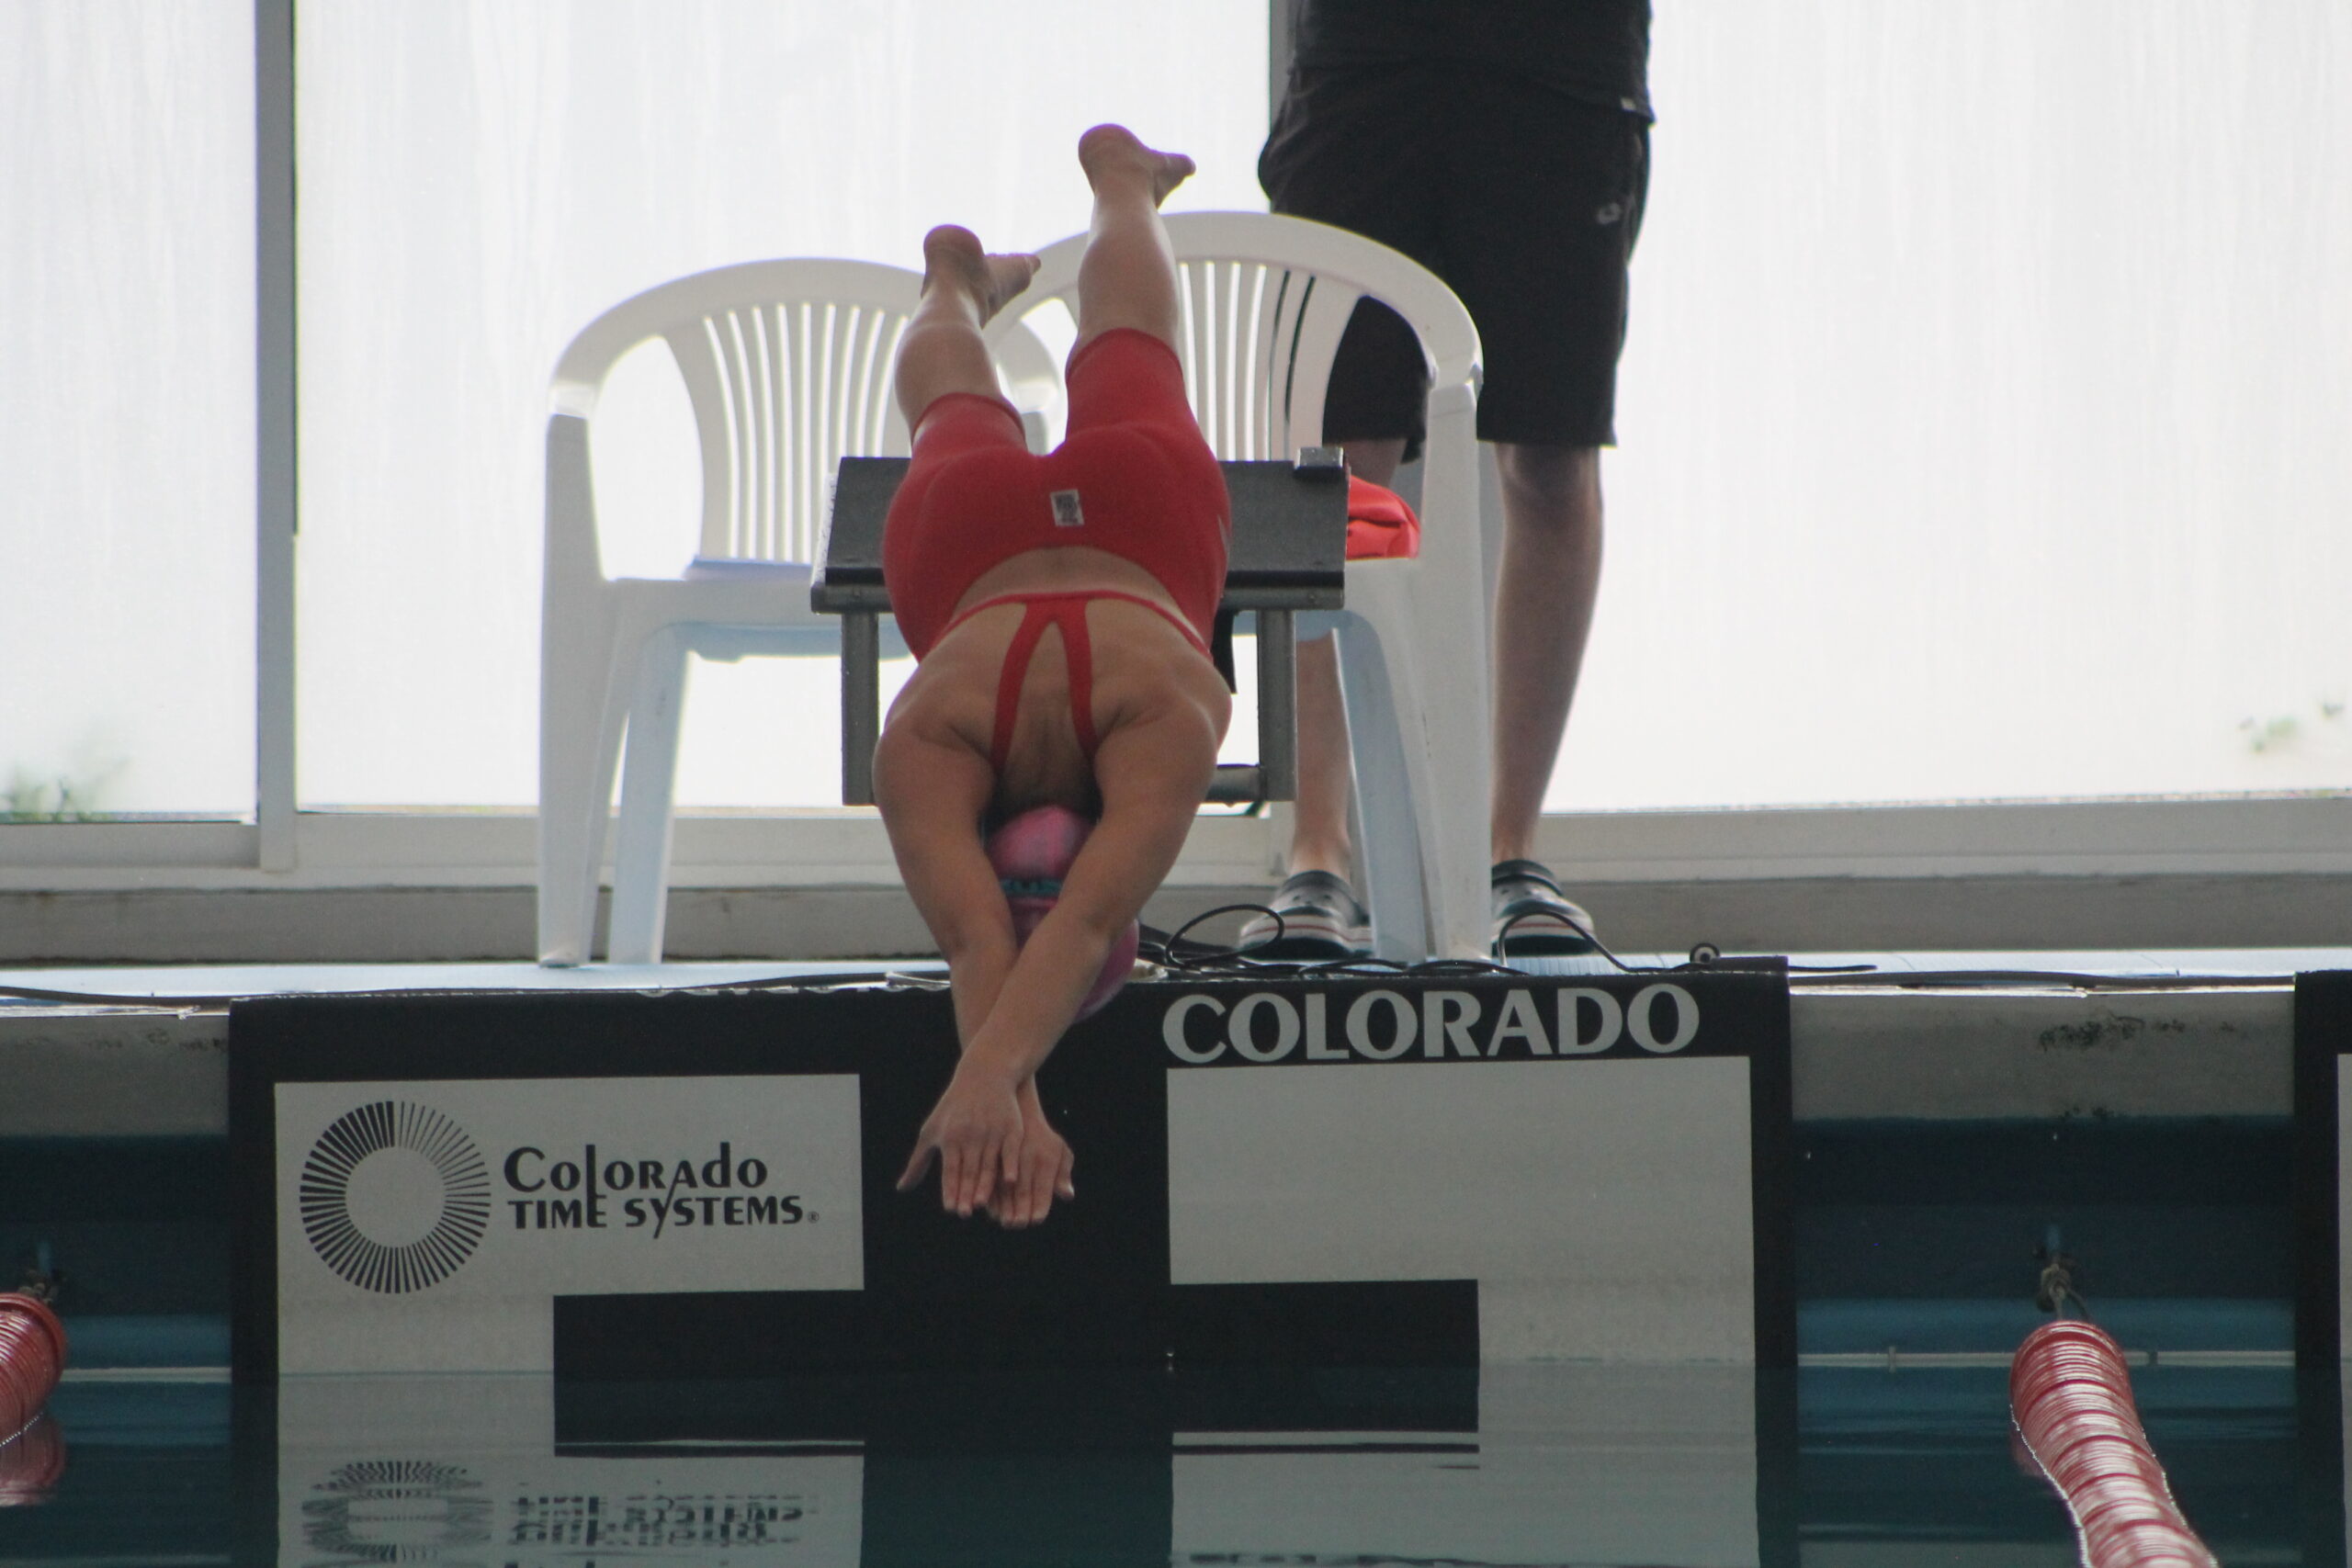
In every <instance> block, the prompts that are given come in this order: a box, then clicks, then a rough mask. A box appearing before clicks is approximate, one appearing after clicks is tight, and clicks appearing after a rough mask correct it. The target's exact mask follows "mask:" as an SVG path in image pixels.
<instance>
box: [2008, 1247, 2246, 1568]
mask: <svg viewBox="0 0 2352 1568" xmlns="http://www.w3.org/2000/svg"><path fill="white" fill-rule="evenodd" d="M2065 1293H2068V1294H2071V1293H2072V1292H2065ZM2061 1299H2062V1300H2063V1299H2064V1297H2063V1295H2062V1297H2061ZM2081 1299H2082V1298H2081V1297H2080V1296H2075V1300H2076V1301H2078V1302H2079V1301H2080V1300H2081ZM2009 1413H2010V1415H2011V1416H2012V1418H2014V1419H2015V1421H2016V1422H2017V1429H2018V1436H2019V1437H2020V1438H2023V1439H2024V1442H2025V1446H2026V1450H2027V1451H2028V1452H2030V1454H2032V1456H2033V1459H2034V1461H2035V1462H2036V1463H2037V1464H2039V1465H2040V1466H2041V1473H2042V1474H2043V1475H2044V1476H2045V1477H2047V1478H2048V1480H2049V1482H2050V1483H2051V1484H2052V1486H2054V1487H2056V1488H2057V1490H2058V1495H2059V1496H2060V1497H2061V1498H2062V1499H2064V1502H2065V1505H2066V1508H2067V1511H2068V1512H2069V1513H2071V1514H2072V1515H2073V1516H2074V1519H2075V1540H2076V1542H2077V1543H2078V1545H2079V1546H2080V1548H2081V1551H2082V1561H2083V1563H2084V1565H2085V1568H2219V1564H2218V1563H2217V1562H2215V1560H2214V1557H2213V1553H2212V1552H2211V1551H2209V1550H2208V1549H2207V1548H2206V1545H2205V1543H2204V1542H2203V1541H2202V1540H2199V1539H2198V1536H2197V1532H2196V1531H2195V1530H2193V1529H2190V1528H2189V1525H2188V1518H2187V1517H2186V1516H2184V1515H2183V1514H2182V1513H2181V1511H2180V1505H2179V1504H2178V1503H2177V1502H2176V1501H2174V1499H2173V1495H2172V1487H2171V1485H2170V1484H2169V1483H2167V1482H2166V1481H2165V1472H2164V1467H2163V1466H2162V1465H2160V1464H2159V1463H2157V1462H2156V1451H2155V1449H2154V1446H2153V1445H2151V1444H2150V1443H2149V1441H2148V1433H2147V1429H2146V1428H2145V1427H2143V1426H2142V1425H2141V1424H2140V1411H2139V1406H2138V1405H2137V1404H2135V1403H2134V1402H2133V1400H2132V1398H2131V1373H2130V1372H2129V1371H2126V1370H2125V1368H2124V1364H2123V1352H2122V1350H2121V1349H2120V1348H2118V1347H2117V1345H2116V1343H2115V1341H2114V1340H2113V1339H2111V1338H2109V1337H2108V1336H2107V1334H2106V1333H2105V1332H2104V1331H2103V1330H2101V1329H2099V1328H2098V1327H2097V1326H2096V1325H2092V1324H2089V1323H2086V1322H2082V1321H2079V1320H2075V1319H2071V1318H2059V1319H2057V1320H2055V1321H2053V1322H2050V1323H2045V1324H2043V1325H2041V1327H2039V1328H2037V1329H2035V1330H2034V1331H2033V1332H2032V1333H2030V1334H2029V1335H2027V1336H2026V1337H2025V1342H2024V1343H2023V1344H2022V1345H2020V1346H2018V1353H2017V1357H2016V1359H2014V1360H2013V1361H2012V1362H2011V1363H2010V1365H2009Z"/></svg>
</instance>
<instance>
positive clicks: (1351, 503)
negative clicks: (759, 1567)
mask: <svg viewBox="0 0 2352 1568" xmlns="http://www.w3.org/2000/svg"><path fill="white" fill-rule="evenodd" d="M1420 553H1421V520H1420V519H1419V518H1418V517H1416V516H1414V515H1413V509H1412V508H1411V507H1409V506H1408V505H1406V504H1405V498H1404V497H1403V496H1401V495H1398V494H1397V492H1396V491H1393V490H1387V489H1385V488H1383V487H1382V486H1380V485H1376V484H1374V483H1373V482H1372V481H1371V480H1370V479H1358V478H1356V477H1355V475H1353V474H1350V475H1349V476H1348V558H1349V559H1350V560H1392V559H1398V558H1409V557H1412V556H1417V555H1419V554H1420Z"/></svg>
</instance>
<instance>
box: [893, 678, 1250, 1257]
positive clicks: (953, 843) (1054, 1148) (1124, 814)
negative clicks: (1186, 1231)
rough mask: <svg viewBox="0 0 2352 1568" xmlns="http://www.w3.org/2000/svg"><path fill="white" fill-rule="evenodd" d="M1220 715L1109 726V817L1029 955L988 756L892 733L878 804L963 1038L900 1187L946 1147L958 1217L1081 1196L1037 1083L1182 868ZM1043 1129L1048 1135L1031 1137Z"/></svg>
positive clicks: (1105, 749) (1098, 767)
mask: <svg viewBox="0 0 2352 1568" xmlns="http://www.w3.org/2000/svg"><path fill="white" fill-rule="evenodd" d="M1219 695H1222V693H1221V692H1220V694H1219ZM1221 717H1222V715H1221V714H1213V713H1212V712H1210V711H1209V710H1208V708H1207V707H1205V706H1203V705H1195V704H1193V703H1188V702H1176V703H1171V704H1170V705H1167V707H1165V708H1164V709H1162V710H1161V711H1159V712H1158V713H1155V714H1153V715H1152V716H1148V717H1145V718H1141V719H1138V720H1136V721H1132V722H1127V723H1123V724H1119V725H1117V726H1115V727H1112V728H1110V730H1109V733H1107V734H1106V735H1105V736H1104V737H1103V744H1102V747H1101V749H1100V750H1098V751H1097V752H1096V754H1095V759H1094V772H1095V781H1096V784H1097V786H1098V787H1099V789H1100V790H1101V792H1102V797H1103V816H1102V819H1101V821H1100V822H1099V823H1098V824H1097V825H1096V827H1095V829H1094V831H1093V832H1092V834H1091V835H1090V836H1089V837H1088V839H1087V840H1086V845H1085V847H1084V848H1083V849H1081V850H1080V852H1079V854H1078V858H1077V860H1076V862H1075V863H1072V865H1071V867H1070V870H1069V875H1068V876H1067V877H1065V878H1064V879H1063V882H1062V893H1061V898H1060V901H1059V902H1058V903H1057V904H1056V905H1055V907H1054V908H1053V910H1052V911H1051V912H1050V913H1049V914H1047V915H1046V918H1045V919H1044V920H1042V921H1040V922H1039V924H1038V926H1037V929H1036V930H1035V931H1033V932H1032V933H1031V934H1030V937H1029V941H1028V942H1027V944H1026V945H1023V946H1020V947H1018V948H1017V949H1016V948H1015V946H1014V943H1013V938H1012V912H1011V910H1010V909H1009V908H1007V907H1006V904H1005V901H1004V895H1003V892H1002V890H1001V888H1000V887H999V886H998V885H997V881H996V874H995V872H994V870H993V869H992V868H991V867H990V866H989V863H988V858H987V855H986V853H985V852H984V851H983V849H982V847H981V843H980V839H979V834H978V831H977V829H976V828H975V824H976V823H977V821H978V818H979V815H980V812H981V810H982V809H983V808H984V807H985V805H986V802H987V799H988V793H989V788H990V787H991V785H990V780H989V770H988V765H987V763H986V761H984V760H983V759H981V758H979V757H978V756H977V755H976V754H974V753H973V752H972V750H970V749H969V748H968V747H967V746H964V745H961V744H959V743H957V742H956V741H954V740H953V739H947V738H944V737H941V738H927V737H925V736H923V735H922V734H921V733H920V732H919V730H917V729H916V728H914V727H911V726H908V727H901V728H899V729H897V730H894V731H888V732H886V733H885V735H884V738H883V743H882V745H880V746H879V747H877V748H876V751H875V759H874V763H875V780H874V783H875V794H876V801H877V803H878V804H879V805H880V806H881V807H882V814H883V820H884V822H885V823H886V824H887V825H888V829H889V833H890V845H891V848H892V850H893V851H894V852H896V853H897V855H898V859H899V871H900V873H901V874H902V875H903V876H904V877H905V878H906V883H907V890H908V892H909V893H910V894H911V895H912V896H913V897H914V900H915V906H916V908H918V909H919V910H920V911H921V912H922V916H923V919H924V920H925V922H926V923H927V924H929V926H930V927H931V931H932V934H933V938H934V939H935V940H936V941H937V942H939V944H940V950H941V952H942V953H943V954H944V955H945V956H946V958H947V961H948V967H949V974H950V977H951V979H952V980H953V982H954V985H955V987H956V992H957V1008H956V1012H957V1023H958V1031H959V1032H960V1033H961V1034H962V1035H963V1037H964V1055H963V1057H962V1059H961V1060H960V1061H959V1062H958V1063H957V1065H956V1076H955V1077H954V1078H953V1079H952V1080H951V1081H950V1082H949V1084H948V1086H947V1091H946V1092H945V1093H944V1095H942V1096H941V1097H940V1100H939V1104H938V1106H937V1107H936V1108H935V1109H934V1110H933V1111H932V1114H931V1117H930V1119H929V1120H928V1121H926V1122H924V1123H923V1128H922V1134H921V1135H920V1136H919V1137H918V1138H917V1140H916V1143H915V1147H914V1152H913V1155H912V1156H911V1157H910V1159H909V1160H908V1162H907V1168H906V1171H905V1173H904V1174H903V1175H902V1176H901V1177H900V1179H899V1186H900V1187H901V1188H902V1189H904V1188H909V1187H912V1186H914V1185H915V1184H916V1183H917V1182H919V1181H921V1180H922V1178H923V1175H924V1173H925V1172H926V1171H927V1170H928V1169H929V1168H930V1165H931V1161H932V1156H933V1154H934V1153H935V1154H937V1155H938V1156H939V1158H940V1199H941V1201H942V1203H943V1204H944V1206H945V1207H946V1208H948V1209H950V1210H953V1211H954V1212H955V1213H958V1214H966V1215H968V1214H969V1213H971V1212H972V1211H973V1210H974V1209H976V1208H992V1209H993V1210H994V1211H995V1212H996V1213H998V1215H999V1217H1000V1218H1001V1219H1002V1220H1004V1222H1005V1223H1007V1224H1032V1223H1035V1220H1037V1219H1042V1218H1043V1217H1044V1215H1045V1213H1046V1206H1047V1205H1048V1204H1049V1203H1050V1202H1051V1200H1052V1196H1053V1194H1054V1191H1055V1190H1057V1189H1058V1190H1060V1191H1061V1193H1062V1195H1063V1196H1068V1195H1069V1161H1068V1157H1067V1156H1068V1151H1067V1149H1066V1148H1065V1147H1062V1146H1061V1145H1059V1138H1058V1135H1057V1134H1053V1133H1052V1132H1051V1130H1050V1129H1048V1128H1046V1127H1045V1122H1044V1118H1043V1115H1042V1114H1041V1113H1039V1112H1037V1111H1035V1110H1034V1107H1035V1084H1034V1082H1033V1079H1034V1077H1035V1074H1036V1071H1037V1068H1038V1066H1040V1065H1042V1064H1043V1063H1044V1061H1045V1060H1046V1056H1047V1055H1051V1054H1052V1051H1053V1049H1054V1046H1055V1045H1056V1044H1057V1043H1059V1041H1060V1039H1061V1036H1062V1033H1063V1032H1064V1031H1065V1030H1067V1029H1068V1028H1069V1023H1070V1020H1071V1019H1072V1018H1074V1017H1076V1016H1077V1013H1078V1009H1079V1004H1080V1002H1081V1001H1083V1000H1084V999H1085V997H1086V993H1087V991H1088V989H1089V988H1090V987H1091V986H1092V984H1093V981H1094V977H1095V976H1097V975H1098V974H1099V973H1101V971H1102V967H1103V957H1104V955H1105V954H1106V953H1108V952H1109V951H1110V947H1111V943H1112V942H1113V940H1114V938H1115V937H1116V936H1117V935H1118V934H1119V933H1121V932H1122V931H1125V929H1126V925H1127V922H1128V921H1130V920H1132V919H1135V918H1136V914H1137V913H1138V912H1139V911H1140V910H1141V909H1142V908H1143V905H1144V901H1145V900H1146V899H1147V898H1148V897H1150V896H1151V894H1152V893H1153V891H1154V890H1156V889H1157V888H1158V887H1159V884H1160V882H1161V881H1162V880H1163V879H1164V878H1165V877H1166V876H1167V874H1168V872H1169V869H1170V867H1171V866H1173V865H1174V864H1175V863H1176V856H1177V853H1178V852H1179V851H1181V850H1182V848H1183V844H1184V837H1185V834H1186V833H1187V832H1188V831H1190V829H1191V828H1192V825H1193V817H1194V815H1195V814H1196V813H1197V812H1198V811H1199V809H1200V802H1201V796H1202V793H1203V792H1204V789H1205V788H1206V786H1207V784H1208V779H1209V775H1210V774H1211V773H1212V772H1213V771H1214V770H1215V768H1216V748H1217V741H1218V739H1219V737H1220V731H1221V728H1222V727H1221V725H1220V724H1219V722H1218V720H1219V718H1221ZM1008 957H1009V959H1010V961H1009V962H1008V961H1007V960H1008ZM974 1018H977V1019H978V1022H977V1024H975V1023H973V1022H971V1021H969V1020H971V1019H974ZM1024 1110H1028V1111H1030V1114H1029V1115H1028V1116H1024V1114H1023V1112H1024ZM1033 1128H1035V1129H1044V1134H1045V1136H1046V1137H1047V1138H1049V1139H1051V1140H1052V1142H1051V1144H1049V1145H1046V1147H1043V1148H1032V1147H1030V1146H1029V1141H1030V1138H1031V1135H1032V1132H1033Z"/></svg>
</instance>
